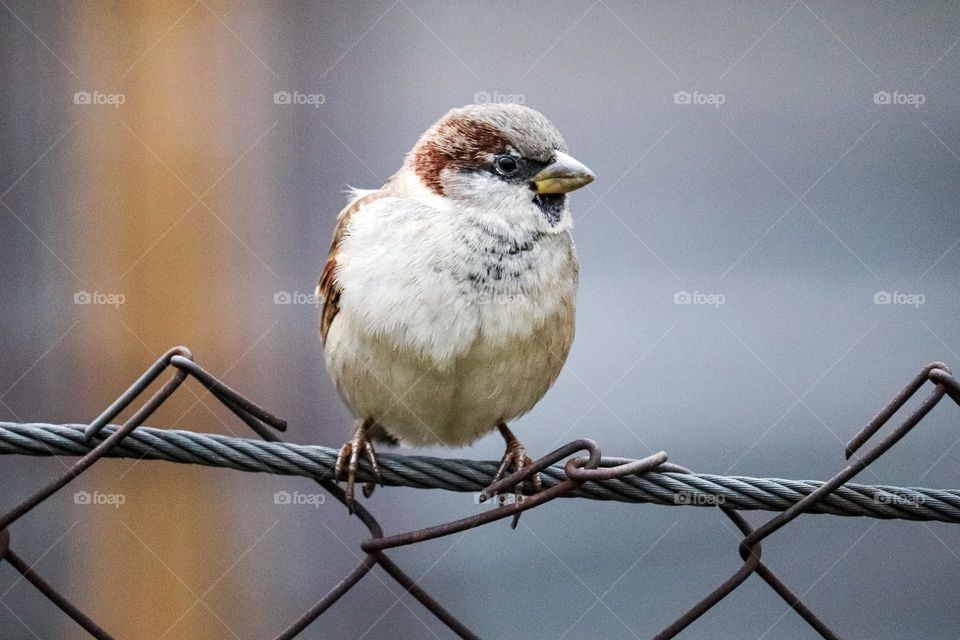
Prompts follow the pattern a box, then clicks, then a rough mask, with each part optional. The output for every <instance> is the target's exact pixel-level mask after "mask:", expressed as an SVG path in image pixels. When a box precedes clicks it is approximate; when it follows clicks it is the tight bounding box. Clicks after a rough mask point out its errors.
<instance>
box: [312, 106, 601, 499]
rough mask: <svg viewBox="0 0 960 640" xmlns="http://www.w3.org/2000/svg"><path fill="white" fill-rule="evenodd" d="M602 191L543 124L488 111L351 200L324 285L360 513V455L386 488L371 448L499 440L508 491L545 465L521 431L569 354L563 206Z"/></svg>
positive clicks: (459, 115) (523, 110)
mask: <svg viewBox="0 0 960 640" xmlns="http://www.w3.org/2000/svg"><path fill="white" fill-rule="evenodd" d="M593 179H594V175H593V173H591V171H590V170H589V169H588V168H587V167H585V166H584V165H583V164H581V163H580V162H577V161H576V160H574V159H573V158H572V157H570V156H569V155H567V147H566V144H565V143H564V141H563V138H562V137H561V136H560V133H559V132H558V131H557V129H556V127H554V125H553V124H552V123H551V122H550V121H549V120H547V118H545V117H544V116H543V115H542V114H541V113H539V112H537V111H534V110H533V109H530V108H528V107H525V106H521V105H516V104H484V105H471V106H466V107H463V108H459V109H452V110H451V111H449V112H448V113H447V114H446V115H445V116H443V117H442V118H441V119H440V120H439V121H438V122H437V123H436V124H434V125H433V126H432V127H430V129H428V130H427V131H426V132H425V133H424V134H423V135H422V136H421V138H420V139H419V140H418V141H417V143H416V145H414V147H413V149H412V150H411V151H410V153H409V154H408V155H407V157H406V160H405V161H404V163H403V166H402V167H401V168H400V170H399V171H398V172H397V173H395V174H394V175H393V176H392V177H391V178H390V179H389V180H387V182H386V184H384V185H383V186H382V187H381V188H379V189H377V190H375V191H361V190H354V191H353V197H352V199H351V201H350V203H349V204H348V205H347V207H346V208H345V209H344V210H343V211H341V212H340V215H339V216H338V217H337V225H336V230H335V231H334V235H333V242H332V244H331V246H330V252H329V255H328V257H327V261H326V265H325V266H324V268H323V273H322V274H321V276H320V283H319V285H318V287H317V293H318V295H319V296H320V297H321V298H322V299H323V309H322V312H321V328H320V335H321V338H322V340H323V342H324V357H325V360H326V366H327V370H328V371H329V373H330V375H331V376H332V378H333V381H334V383H335V384H336V387H337V390H338V391H339V393H340V396H341V397H342V398H343V401H344V402H345V403H346V404H347V406H348V407H349V408H350V410H351V412H352V413H353V415H354V416H355V417H356V419H357V421H356V425H355V428H354V432H353V437H352V438H351V439H350V440H349V441H347V442H346V443H345V444H344V445H343V447H342V448H341V449H340V452H339V456H338V459H337V463H336V469H335V474H336V477H337V479H338V480H339V479H340V478H341V477H342V474H343V471H344V470H346V472H347V499H348V505H350V506H351V509H352V501H353V494H354V489H353V487H354V481H355V477H356V472H357V467H358V464H359V460H360V459H361V456H365V457H366V458H367V459H368V460H369V462H370V465H371V468H372V470H373V472H374V474H375V476H377V477H379V473H380V471H379V467H378V465H377V460H376V456H375V452H374V448H373V441H383V442H389V443H393V444H396V443H403V444H409V445H414V446H416V445H421V446H422V445H432V444H442V445H448V446H459V445H466V444H469V443H471V442H473V441H475V440H477V439H478V438H480V437H481V436H483V435H484V434H486V433H488V432H490V431H492V430H494V429H499V431H500V433H501V434H502V436H503V438H504V440H505V441H506V451H505V453H504V455H503V459H502V462H501V464H500V468H499V470H498V472H497V478H498V479H499V478H500V477H502V476H503V475H504V473H505V472H507V471H511V472H512V471H516V470H519V469H520V468H522V467H524V466H526V465H527V464H529V463H530V462H531V460H530V458H529V457H527V455H526V451H525V450H524V447H523V445H522V444H520V441H519V440H518V439H517V438H516V437H515V436H514V435H513V433H512V432H511V431H510V429H508V428H507V423H508V422H509V421H510V420H512V419H514V418H516V417H518V416H520V415H523V414H524V413H526V412H528V411H529V410H530V409H531V408H533V406H534V405H535V404H536V403H537V402H538V401H539V400H540V398H542V397H543V395H544V394H545V393H546V391H547V389H549V388H550V386H551V385H552V384H553V382H554V381H555V380H556V378H557V376H558V375H559V373H560V369H561V368H562V366H563V363H564V361H565V360H566V357H567V353H568V352H569V350H570V345H571V343H572V341H573V334H574V306H575V302H576V290H577V280H578V270H579V267H578V263H577V257H576V254H575V252H574V246H573V239H572V238H571V235H570V230H571V227H572V220H571V215H570V211H569V209H568V207H567V197H566V195H565V194H566V193H567V192H570V191H573V190H574V189H578V188H580V187H582V186H584V185H586V184H588V183H590V182H591V181H592V180H593ZM538 480H539V478H535V481H538ZM372 490H373V483H372V482H369V483H367V484H366V485H365V486H364V494H365V495H367V496H369V495H370V492H372Z"/></svg>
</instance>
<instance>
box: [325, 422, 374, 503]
mask: <svg viewBox="0 0 960 640" xmlns="http://www.w3.org/2000/svg"><path fill="white" fill-rule="evenodd" d="M369 426H370V425H369V424H368V423H367V422H361V423H360V424H359V425H358V426H357V428H356V430H355V431H354V432H353V437H352V438H351V439H350V440H348V441H347V442H345V443H343V446H342V447H340V452H339V453H338V454H337V462H336V464H335V465H334V467H333V477H334V479H335V480H336V481H337V482H339V481H340V480H341V479H342V475H343V470H344V468H346V471H347V489H346V502H347V509H348V510H349V511H350V513H351V514H352V513H353V495H354V484H355V483H356V478H357V469H358V468H359V466H360V456H361V455H365V456H366V458H367V460H368V461H369V462H370V468H371V469H372V471H373V475H374V476H375V477H376V480H377V482H379V483H380V484H381V486H382V485H383V479H382V478H381V477H380V465H379V464H377V454H376V451H374V449H373V442H371V441H370V437H369V436H368V435H367V429H368V428H369ZM375 486H376V484H375V483H374V481H373V480H369V481H367V482H365V483H364V485H363V495H364V496H365V497H367V498H369V497H370V496H371V495H372V494H373V490H374V487H375Z"/></svg>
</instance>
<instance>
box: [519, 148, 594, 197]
mask: <svg viewBox="0 0 960 640" xmlns="http://www.w3.org/2000/svg"><path fill="white" fill-rule="evenodd" d="M595 177H596V176H594V175H593V172H592V171H590V169H588V168H587V167H586V165H584V164H583V163H581V162H578V161H577V160H574V159H573V158H572V157H570V156H568V155H567V154H565V153H563V152H562V151H557V157H556V160H554V161H553V163H552V164H550V165H549V166H547V167H546V168H545V169H544V170H543V171H541V172H540V173H538V174H537V175H535V176H533V180H531V184H532V186H533V187H534V188H535V189H536V192H537V193H568V192H570V191H574V190H575V189H579V188H580V187H582V186H585V185H588V184H590V183H591V182H593V179H594V178H595Z"/></svg>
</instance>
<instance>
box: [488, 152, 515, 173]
mask: <svg viewBox="0 0 960 640" xmlns="http://www.w3.org/2000/svg"><path fill="white" fill-rule="evenodd" d="M493 166H494V167H496V168H497V172H498V173H499V174H500V175H504V176H510V175H513V174H514V173H515V172H516V171H517V159H516V158H514V157H513V156H511V155H509V154H504V155H502V156H497V158H496V159H495V160H494V161H493Z"/></svg>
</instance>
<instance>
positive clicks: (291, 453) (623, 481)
mask: <svg viewBox="0 0 960 640" xmlns="http://www.w3.org/2000/svg"><path fill="white" fill-rule="evenodd" d="M86 427H87V425H79V424H66V425H53V424H43V423H12V422H0V454H18V455H31V456H52V455H66V456H79V455H83V454H85V453H87V452H89V451H90V450H91V449H92V448H93V447H95V446H96V445H97V444H98V443H99V442H101V441H102V440H104V439H105V438H107V437H109V435H110V434H111V433H113V432H114V431H115V430H116V429H117V427H115V426H109V427H107V428H105V429H103V431H102V432H100V433H99V434H98V435H97V436H96V437H94V438H92V439H91V440H90V441H87V440H86V439H85V437H84V430H85V429H86ZM107 455H108V456H109V457H114V458H135V459H147V460H165V461H168V462H176V463H181V464H198V465H204V466H211V467H221V468H228V469H236V470H239V471H247V472H264V473H273V474H277V475H289V476H303V477H308V478H323V477H330V476H331V475H332V473H333V466H334V463H335V462H336V457H337V450H336V449H331V448H329V447H321V446H306V445H297V444H287V443H279V442H265V441H261V440H250V439H245V438H235V437H230V436H222V435H215V434H206V433H195V432H192V431H182V430H175V429H155V428H150V427H140V428H138V429H136V430H135V431H133V432H132V433H131V434H130V435H129V436H127V437H126V438H125V439H124V440H122V441H121V442H119V443H118V444H117V445H116V446H115V447H114V448H113V449H112V450H111V451H110V452H109V453H108V454H107ZM378 460H379V463H380V466H381V473H382V479H383V483H384V484H385V485H388V486H397V487H413V488H418V489H443V490H447V491H458V492H478V491H480V490H482V489H483V488H484V487H486V486H488V485H489V484H490V482H491V481H492V479H493V476H494V474H495V472H496V469H497V466H498V463H497V462H494V461H481V460H461V459H449V458H436V457H426V456H406V455H397V454H387V453H382V454H379V455H378ZM541 475H542V479H543V485H544V488H550V487H552V486H555V485H556V484H558V483H560V482H562V481H563V480H565V479H566V478H567V475H566V473H565V472H564V469H563V467H562V466H560V465H554V466H552V467H548V468H547V469H545V470H544V471H543V472H542V473H541ZM358 479H359V480H361V481H365V480H367V479H369V467H368V466H366V463H365V462H364V463H363V464H362V465H361V469H360V476H359V478H358ZM823 484H824V483H823V482H819V481H812V480H789V479H779V478H751V477H745V476H722V475H713V474H704V473H691V472H688V471H687V470H685V469H683V468H682V467H677V466H676V465H671V464H664V465H661V466H659V467H657V468H656V470H654V471H649V472H646V473H642V474H636V475H628V476H623V477H621V478H614V479H607V480H592V481H589V482H586V483H584V484H583V485H581V486H580V487H579V488H577V489H576V490H574V491H572V492H571V493H570V494H569V495H568V496H567V497H578V498H588V499H593V500H613V501H619V502H631V503H651V504H658V505H665V506H724V507H727V508H732V509H737V510H763V511H784V510H786V509H787V508H789V507H790V506H792V505H794V504H796V503H797V502H799V501H800V500H801V499H803V498H804V497H805V496H807V495H809V494H810V493H812V492H813V491H815V490H816V489H817V488H819V487H820V486H822V485H823ZM810 512H811V513H826V514H832V515H839V516H863V517H871V518H881V519H901V520H936V521H940V522H952V523H960V490H944V489H930V488H924V487H896V486H887V485H863V484H853V483H848V484H845V485H843V486H841V487H840V488H838V489H837V490H836V491H835V492H833V493H831V494H830V495H829V496H827V497H826V498H825V499H824V500H823V501H822V502H821V503H819V504H818V505H816V506H815V507H814V508H812V509H811V511H810Z"/></svg>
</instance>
